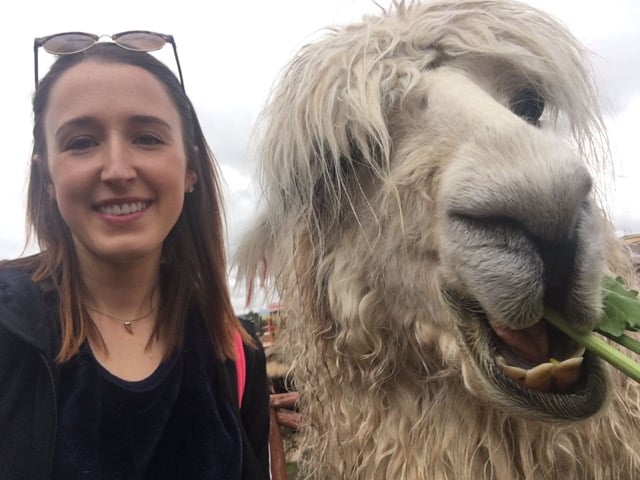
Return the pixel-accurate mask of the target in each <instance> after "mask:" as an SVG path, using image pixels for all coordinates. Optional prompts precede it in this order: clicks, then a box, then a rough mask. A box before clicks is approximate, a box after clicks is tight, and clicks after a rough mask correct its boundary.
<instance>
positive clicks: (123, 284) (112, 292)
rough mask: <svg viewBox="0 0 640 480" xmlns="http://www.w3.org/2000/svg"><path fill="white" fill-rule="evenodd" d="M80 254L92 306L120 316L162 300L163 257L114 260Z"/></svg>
mask: <svg viewBox="0 0 640 480" xmlns="http://www.w3.org/2000/svg"><path fill="white" fill-rule="evenodd" d="M88 260H89V259H88V258H84V259H83V258H82V256H81V255H79V264H80V271H81V274H82V278H83V284H84V292H83V296H84V303H85V305H86V306H87V307H88V308H90V309H91V308H92V309H94V310H99V311H101V312H105V313H107V314H109V315H113V316H116V317H135V316H137V315H139V314H140V313H141V312H142V311H143V310H145V309H146V310H148V309H149V307H150V305H152V306H153V307H155V306H156V305H155V303H153V302H157V301H158V296H159V292H158V279H159V271H160V259H159V258H157V259H144V260H143V261H138V262H127V263H124V262H123V263H113V262H105V261H99V260H96V259H91V261H88Z"/></svg>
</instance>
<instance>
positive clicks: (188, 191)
mask: <svg viewBox="0 0 640 480" xmlns="http://www.w3.org/2000/svg"><path fill="white" fill-rule="evenodd" d="M194 190H195V187H194V186H193V185H191V186H190V187H189V189H188V190H187V193H193V191H194Z"/></svg>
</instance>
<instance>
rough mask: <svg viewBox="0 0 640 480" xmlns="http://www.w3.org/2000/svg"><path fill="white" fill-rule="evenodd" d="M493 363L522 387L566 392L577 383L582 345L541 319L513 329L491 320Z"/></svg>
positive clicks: (581, 357) (571, 389)
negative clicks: (493, 335)
mask: <svg viewBox="0 0 640 480" xmlns="http://www.w3.org/2000/svg"><path fill="white" fill-rule="evenodd" d="M488 324H489V326H490V328H491V330H492V331H493V333H494V334H495V337H496V338H494V348H495V352H496V353H495V356H494V358H495V363H496V364H497V366H499V367H500V368H501V369H502V373H503V374H504V375H505V376H506V377H508V378H510V379H512V380H514V381H516V382H518V383H519V384H520V385H522V386H523V387H525V388H528V389H531V390H535V391H538V392H544V393H566V392H571V391H573V390H575V389H576V388H578V387H579V384H578V382H579V380H580V377H581V373H582V361H583V355H584V352H585V350H584V348H581V347H579V346H578V345H577V344H576V343H575V342H573V341H572V340H570V339H569V338H568V337H566V336H564V335H562V334H561V333H560V332H558V331H557V330H555V329H554V328H553V327H552V326H550V325H548V324H547V322H546V321H545V320H544V319H542V320H540V321H539V322H538V323H536V324H535V325H533V326H531V327H528V328H523V329H520V330H514V329H511V328H508V327H506V326H504V325H501V324H499V323H496V322H492V321H491V320H490V319H488Z"/></svg>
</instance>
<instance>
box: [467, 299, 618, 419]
mask: <svg viewBox="0 0 640 480" xmlns="http://www.w3.org/2000/svg"><path fill="white" fill-rule="evenodd" d="M463 317H465V318H464V320H462V322H461V323H459V324H458V325H459V330H460V333H461V335H462V339H463V340H464V342H465V344H466V347H467V349H468V351H469V353H470V355H471V358H472V360H473V361H474V362H475V363H476V365H477V367H478V370H479V372H480V374H481V375H482V376H483V377H484V382H485V383H486V384H488V385H491V386H492V388H493V389H497V390H499V391H500V397H501V398H504V405H503V406H504V407H505V408H507V409H512V410H514V411H515V412H516V413H518V414H520V415H528V414H530V413H531V414H533V413H534V412H535V414H536V415H540V414H542V415H543V416H545V417H547V418H549V419H552V420H558V419H565V420H576V419H581V418H586V417H589V416H591V415H593V414H594V413H596V412H597V411H598V410H599V409H600V408H601V406H602V405H603V403H604V401H605V399H606V392H607V375H606V373H605V369H604V367H603V365H602V362H601V361H600V359H599V358H598V357H597V356H595V355H593V354H591V353H590V352H589V351H586V352H584V353H583V352H582V350H579V349H578V347H577V345H576V344H575V343H574V342H572V341H571V340H570V339H569V338H568V337H566V336H565V335H564V334H562V333H561V332H559V331H557V330H556V329H555V328H554V327H552V326H551V325H547V326H546V327H545V328H546V329H548V331H549V345H550V347H549V352H555V353H561V355H560V358H558V363H562V362H563V361H567V360H569V359H570V358H573V357H575V356H576V355H578V356H580V354H582V356H581V357H580V358H581V360H569V361H568V363H567V364H565V365H564V366H562V367H561V368H560V369H559V370H558V369H557V368H555V366H554V362H555V361H556V359H555V358H554V359H553V361H551V358H547V360H546V361H544V362H539V361H538V359H537V358H536V359H535V361H532V360H531V359H527V358H526V357H524V358H523V357H520V356H519V355H518V354H517V353H518V352H517V351H516V352H513V351H511V350H510V349H509V348H505V345H504V344H503V343H502V340H501V339H500V337H498V335H497V334H496V333H495V332H494V331H493V329H492V328H491V327H490V325H489V320H488V319H487V316H486V315H485V314H484V312H481V311H479V310H478V308H477V304H476V308H473V310H465V311H464V315H463ZM552 356H553V354H552ZM556 358H557V357H556ZM505 366H506V368H505ZM554 370H555V371H554ZM529 371H532V373H529V374H528V372H529ZM523 372H524V378H522V377H523ZM527 374H528V375H529V377H530V378H529V380H527V379H526V376H527ZM528 412H530V413H528Z"/></svg>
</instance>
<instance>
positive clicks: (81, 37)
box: [42, 33, 98, 55]
mask: <svg viewBox="0 0 640 480" xmlns="http://www.w3.org/2000/svg"><path fill="white" fill-rule="evenodd" d="M97 40H98V37H97V36H93V35H91V34H89V33H63V34H61V35H55V36H53V37H51V38H49V39H48V40H47V41H46V42H44V43H43V44H42V47H43V48H44V49H45V50H46V51H47V52H49V53H53V54H54V55H66V54H70V53H77V52H81V51H83V50H86V49H87V48H89V47H90V46H91V45H93V44H94V43H96V41H97Z"/></svg>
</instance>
